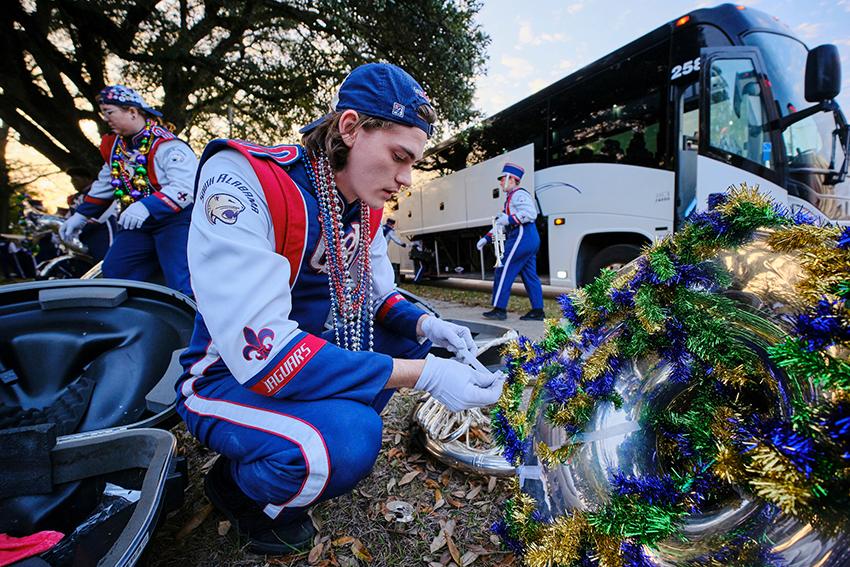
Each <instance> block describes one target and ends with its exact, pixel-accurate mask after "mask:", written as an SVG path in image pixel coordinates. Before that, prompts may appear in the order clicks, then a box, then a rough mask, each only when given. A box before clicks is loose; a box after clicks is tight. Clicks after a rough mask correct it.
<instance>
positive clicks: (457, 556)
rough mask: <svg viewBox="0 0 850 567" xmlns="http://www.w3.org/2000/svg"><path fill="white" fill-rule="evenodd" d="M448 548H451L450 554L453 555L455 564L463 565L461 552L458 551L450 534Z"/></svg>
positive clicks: (447, 538)
mask: <svg viewBox="0 0 850 567" xmlns="http://www.w3.org/2000/svg"><path fill="white" fill-rule="evenodd" d="M446 546H447V547H448V548H449V553H451V554H452V559H454V561H455V563H457V564H458V565H462V564H463V563H462V562H461V560H460V551H458V549H457V546H456V545H455V542H454V540H453V539H452V536H450V535H448V534H446Z"/></svg>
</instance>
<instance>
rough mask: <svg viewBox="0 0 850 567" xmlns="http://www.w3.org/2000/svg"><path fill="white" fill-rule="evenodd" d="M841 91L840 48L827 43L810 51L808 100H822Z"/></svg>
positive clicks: (828, 98) (808, 60)
mask: <svg viewBox="0 0 850 567" xmlns="http://www.w3.org/2000/svg"><path fill="white" fill-rule="evenodd" d="M840 92H841V58H840V57H839V55H838V48H837V47H835V46H834V45H832V44H830V43H827V44H824V45H819V46H817V47H815V48H814V49H812V50H811V51H809V56H808V58H807V59H806V100H807V101H809V102H821V101H824V100H830V99H833V98H835V97H836V96H838V93H840Z"/></svg>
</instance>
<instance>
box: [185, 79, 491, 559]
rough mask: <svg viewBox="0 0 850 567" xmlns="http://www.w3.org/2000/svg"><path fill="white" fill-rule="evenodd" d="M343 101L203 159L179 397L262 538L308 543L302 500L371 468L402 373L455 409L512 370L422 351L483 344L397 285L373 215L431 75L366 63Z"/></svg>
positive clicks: (249, 533)
mask: <svg viewBox="0 0 850 567" xmlns="http://www.w3.org/2000/svg"><path fill="white" fill-rule="evenodd" d="M335 101H336V102H335V105H334V106H333V108H332V112H331V113H330V114H329V115H326V116H325V117H323V118H321V119H319V120H317V121H315V122H313V123H311V124H310V125H308V126H306V127H305V128H303V129H302V133H304V138H303V144H304V145H303V146H300V145H293V146H275V147H262V146H258V145H255V144H252V143H249V142H243V141H234V140H216V141H213V142H211V143H210V144H209V145H208V146H207V148H206V150H205V151H204V154H203V156H202V158H201V166H200V174H199V176H198V186H197V195H196V201H197V207H196V208H195V212H194V214H193V219H192V226H191V230H190V235H189V266H190V269H191V272H192V282H193V287H194V290H195V293H196V299H197V303H198V312H199V316H198V319H197V321H196V326H195V332H194V336H193V338H192V342H191V345H190V347H189V349H188V350H187V351H186V353H184V355H183V356H182V359H181V361H182V363H183V368H184V371H185V372H184V375H183V377H182V378H181V381H180V383H179V384H178V393H179V397H178V404H177V406H178V412H179V413H180V415H181V416H182V418H183V419H184V421H185V422H186V426H187V428H188V430H189V431H190V432H191V433H192V434H193V435H195V436H196V437H197V438H198V439H199V440H200V441H201V442H202V443H204V444H206V445H207V446H209V447H210V448H212V449H214V450H215V451H217V452H219V453H221V455H222V456H221V457H220V458H219V459H218V460H217V461H216V463H215V464H214V466H213V468H212V469H211V471H210V473H209V474H208V475H207V478H206V482H205V491H206V494H207V496H208V497H209V499H210V500H211V502H212V503H213V504H214V505H215V506H216V507H217V508H218V509H219V510H220V511H222V512H223V513H224V514H225V515H226V516H227V518H228V519H229V520H230V521H231V523H233V525H235V526H236V527H237V529H238V531H239V532H240V533H241V534H243V535H244V536H245V537H247V538H248V541H249V544H248V545H249V549H250V550H252V551H255V552H258V553H266V554H281V553H287V552H289V551H291V550H292V549H294V548H301V547H305V546H309V545H311V540H312V538H313V536H314V534H315V530H314V528H313V526H312V523H311V522H310V520H309V518H308V516H307V514H306V512H307V510H308V508H309V507H310V506H312V505H314V504H316V503H318V502H321V501H323V500H326V499H328V498H333V497H334V496H338V495H340V494H344V493H346V492H349V491H350V490H352V488H353V487H354V486H355V485H356V484H357V482H358V481H360V479H362V478H363V477H365V476H366V475H368V474H369V472H370V471H371V469H372V466H373V465H374V462H375V459H376V458H377V454H378V451H379V449H380V447H381V429H382V421H381V417H380V412H381V409H382V408H383V407H384V405H385V404H386V403H387V401H388V400H389V398H390V396H391V395H392V393H393V391H394V390H395V389H396V388H399V387H412V388H416V389H418V390H423V391H427V392H430V393H431V394H432V395H433V396H434V397H436V398H437V399H438V400H440V401H442V402H443V403H444V404H446V405H447V406H448V407H449V408H450V409H454V410H458V409H462V408H469V407H475V406H481V405H487V404H490V403H494V402H495V401H496V400H497V399H498V396H499V394H500V392H501V386H502V382H503V379H502V377H501V376H500V375H494V374H491V373H489V372H478V371H476V370H473V369H472V368H470V367H469V366H466V365H464V364H461V363H459V362H456V361H453V360H446V359H441V358H435V357H434V356H433V355H429V354H427V352H428V350H429V348H430V346H431V344H432V343H433V344H435V345H437V346H441V347H445V348H447V349H449V350H451V351H454V352H463V353H464V354H465V353H466V352H468V351H469V350H471V349H473V348H475V343H474V341H473V340H472V336H471V334H470V332H469V330H468V329H467V328H465V327H461V326H458V325H454V324H452V323H448V322H446V321H443V320H441V319H438V318H436V317H433V316H430V315H426V314H425V313H424V312H423V311H421V310H420V309H419V308H418V307H416V306H414V305H413V304H411V303H410V302H408V301H406V300H404V298H403V297H402V296H401V295H399V294H398V293H397V292H396V290H395V286H394V284H393V274H392V268H391V266H390V261H389V258H388V257H387V241H386V239H385V238H384V235H383V232H382V231H381V230H380V228H381V222H380V221H381V214H382V210H383V207H384V204H385V203H386V201H387V200H388V199H390V198H391V197H392V196H393V195H394V194H395V193H397V192H398V191H399V190H400V189H401V187H402V186H405V185H409V184H410V182H411V179H410V177H411V174H412V167H413V164H414V163H415V162H416V161H417V160H418V159H421V157H422V152H423V149H424V146H425V142H426V140H427V138H428V136H429V135H430V134H431V131H432V124H433V122H434V120H435V118H436V116H435V113H434V110H433V108H432V107H431V105H430V102H429V101H428V98H427V97H426V96H425V93H424V91H423V90H422V88H421V87H420V86H419V84H418V83H417V82H416V81H414V80H413V78H412V77H410V75H408V74H407V73H406V72H404V71H403V70H402V69H400V68H398V67H395V66H393V65H387V64H369V65H364V66H361V67H358V68H357V69H355V70H354V71H352V72H351V74H350V75H349V76H348V77H347V78H346V80H345V81H344V82H343V84H342V86H341V88H340V90H339V93H338V96H337V97H336V99H335ZM234 274H236V277H235V279H234V277H233V275H234ZM234 305H236V306H238V309H236V310H234V308H233V306H234ZM327 321H330V326H331V327H332V329H330V330H325V329H326V322H327ZM426 355H427V358H426ZM422 359H424V360H422Z"/></svg>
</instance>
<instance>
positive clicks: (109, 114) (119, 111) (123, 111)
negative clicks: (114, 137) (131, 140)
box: [100, 104, 145, 136]
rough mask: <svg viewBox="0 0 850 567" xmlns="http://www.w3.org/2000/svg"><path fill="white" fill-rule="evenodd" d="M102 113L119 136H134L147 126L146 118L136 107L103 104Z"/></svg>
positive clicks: (101, 106)
mask: <svg viewBox="0 0 850 567" xmlns="http://www.w3.org/2000/svg"><path fill="white" fill-rule="evenodd" d="M100 114H101V115H102V116H103V119H104V120H106V123H107V124H108V125H109V127H110V128H112V131H113V132H115V133H116V134H118V135H119V136H132V135H133V134H135V133H136V132H138V131H139V130H141V129H142V128H144V126H145V118H144V116H142V114H141V113H140V112H139V111H138V110H136V109H135V108H123V107H121V106H116V105H114V104H101V105H100Z"/></svg>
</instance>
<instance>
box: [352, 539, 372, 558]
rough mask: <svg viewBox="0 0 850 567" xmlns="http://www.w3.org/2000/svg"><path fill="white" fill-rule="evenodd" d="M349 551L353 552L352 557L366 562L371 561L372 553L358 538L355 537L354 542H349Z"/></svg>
mask: <svg viewBox="0 0 850 567" xmlns="http://www.w3.org/2000/svg"><path fill="white" fill-rule="evenodd" d="M351 553H353V554H354V557H356V558H357V559H360V560H361V561H365V562H366V563H371V561H372V555H371V554H370V553H369V550H368V549H366V546H365V545H363V542H361V541H360V540H359V539H355V540H354V543H352V544H351Z"/></svg>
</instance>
